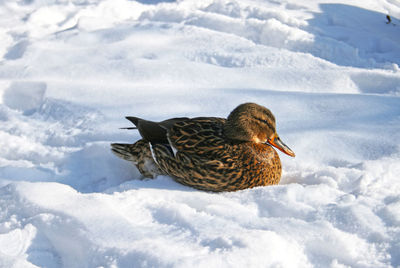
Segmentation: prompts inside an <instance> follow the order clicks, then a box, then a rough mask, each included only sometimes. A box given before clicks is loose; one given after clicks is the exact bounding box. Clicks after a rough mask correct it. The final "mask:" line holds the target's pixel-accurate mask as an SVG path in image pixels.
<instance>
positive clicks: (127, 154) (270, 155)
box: [112, 103, 294, 192]
mask: <svg viewBox="0 0 400 268" xmlns="http://www.w3.org/2000/svg"><path fill="white" fill-rule="evenodd" d="M128 119H129V120H130V121H131V122H133V123H134V124H135V125H136V127H137V128H138V130H139V132H140V133H141V135H142V138H143V139H141V140H139V141H138V142H136V143H135V144H112V150H113V152H114V153H116V154H117V155H118V156H119V157H122V158H123V159H125V160H128V161H131V162H133V163H134V164H135V165H136V166H137V167H138V169H139V171H140V172H141V173H142V174H143V175H144V176H146V177H155V176H157V175H159V174H168V175H170V176H172V177H173V178H174V179H175V180H176V181H177V182H179V183H182V184H185V185H188V186H191V187H194V188H196V189H200V190H205V191H215V192H220V191H235V190H241V189H246V188H252V187H256V186H265V185H273V184H277V183H279V181H280V177H281V162H280V159H279V156H278V154H277V152H276V151H275V150H274V149H273V148H272V147H271V146H270V145H269V144H272V145H274V146H275V147H277V148H279V149H280V150H282V151H284V152H285V153H287V154H289V155H291V156H294V153H293V152H292V151H291V150H290V149H289V148H288V147H287V146H286V145H285V144H283V143H282V142H281V141H280V139H279V136H278V135H277V134H276V130H275V117H274V116H273V114H272V113H271V112H270V111H269V110H268V109H267V108H265V107H263V106H260V105H257V104H254V103H245V104H241V105H239V106H238V107H237V108H235V109H234V110H233V111H232V112H231V113H230V115H229V116H228V119H224V118H216V117H198V118H192V119H189V118H173V119H168V120H165V121H162V122H159V123H157V122H151V121H146V120H143V119H140V118H136V117H128ZM267 142H268V143H269V144H266V143H267Z"/></svg>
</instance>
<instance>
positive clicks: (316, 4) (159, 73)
mask: <svg viewBox="0 0 400 268" xmlns="http://www.w3.org/2000/svg"><path fill="white" fill-rule="evenodd" d="M387 14H389V15H390V16H391V18H392V23H391V24H386V15H387ZM398 18H400V2H399V1H398V0H351V1H350V0H347V1H345V0H342V1H340V0H337V1H335V0H332V1H324V0H318V1H307V0H301V1H299V0H285V1H275V0H264V1H262V0H240V1H239V0H232V1H225V0H206V1H196V0H182V1H173V0H169V1H157V0H149V1H144V0H140V1H129V0H103V1H101V0H69V1H67V0H17V1H15V0H3V1H0V96H1V97H0V148H1V150H0V267H399V266H400V195H399V193H400V146H399V145H400V68H399V65H400V21H399V20H398ZM248 101H252V102H257V103H259V104H262V105H265V106H267V107H269V108H270V109H271V110H272V111H273V112H274V114H275V115H276V117H277V123H278V133H279V134H280V136H281V138H282V139H283V140H284V142H285V143H286V144H288V145H289V146H290V147H291V148H292V149H293V150H294V151H295V153H296V158H294V159H292V158H289V157H286V156H285V155H281V159H282V162H283V177H282V181H281V183H280V185H278V186H271V187H261V188H255V189H249V190H244V191H240V192H233V193H220V194H215V193H205V192H200V191H197V190H193V189H191V188H187V187H184V186H181V185H179V184H177V183H175V182H174V181H173V180H172V179H171V178H169V177H164V176H160V177H158V178H157V179H155V180H151V181H149V180H147V181H141V180H138V179H139V178H140V175H139V173H138V171H137V170H136V168H135V167H133V166H131V165H130V164H129V163H126V162H124V161H123V160H120V159H118V158H116V157H115V156H114V155H112V154H111V152H110V146H109V144H110V143H111V142H118V141H121V142H128V141H132V142H133V141H135V140H136V139H137V138H138V134H137V133H136V132H135V131H126V130H120V129H118V128H119V127H125V126H129V122H128V121H126V120H125V119H124V116H125V115H135V116H140V117H144V118H148V119H155V120H162V119H165V118H169V117H174V116H223V117H225V116H226V115H227V114H228V113H229V112H230V111H231V110H232V109H233V108H234V107H235V106H236V105H238V104H239V103H243V102H248Z"/></svg>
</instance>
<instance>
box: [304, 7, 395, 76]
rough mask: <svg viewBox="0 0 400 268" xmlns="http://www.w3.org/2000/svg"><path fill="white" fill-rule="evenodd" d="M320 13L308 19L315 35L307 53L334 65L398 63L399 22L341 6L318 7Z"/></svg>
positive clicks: (369, 65) (382, 15) (376, 13)
mask: <svg viewBox="0 0 400 268" xmlns="http://www.w3.org/2000/svg"><path fill="white" fill-rule="evenodd" d="M320 9H321V10H322V12H321V13H316V14H315V15H314V18H313V19H311V20H309V21H308V22H309V26H308V27H307V31H309V32H311V33H313V34H314V35H315V40H314V44H313V47H311V48H310V49H311V51H310V53H312V54H314V55H316V56H318V57H321V58H323V59H326V60H329V61H331V62H333V63H335V64H338V65H343V66H355V67H364V68H368V67H374V66H377V65H378V66H379V64H387V63H396V64H400V53H399V52H400V34H399V33H400V28H399V27H400V26H399V20H398V19H396V18H392V23H390V24H387V23H386V22H387V19H386V15H387V14H383V13H380V12H376V11H372V10H367V9H363V8H360V7H356V6H351V5H343V4H321V5H320Z"/></svg>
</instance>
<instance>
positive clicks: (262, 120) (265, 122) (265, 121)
mask: <svg viewBox="0 0 400 268" xmlns="http://www.w3.org/2000/svg"><path fill="white" fill-rule="evenodd" d="M256 119H257V120H258V121H260V122H262V123H264V124H267V125H268V122H267V120H264V119H261V118H256Z"/></svg>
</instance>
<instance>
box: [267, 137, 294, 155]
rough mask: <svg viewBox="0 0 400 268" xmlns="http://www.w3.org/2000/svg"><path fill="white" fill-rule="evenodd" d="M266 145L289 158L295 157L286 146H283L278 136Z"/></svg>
mask: <svg viewBox="0 0 400 268" xmlns="http://www.w3.org/2000/svg"><path fill="white" fill-rule="evenodd" d="M268 143H269V144H271V145H272V146H274V147H275V148H277V149H278V150H280V151H281V152H283V153H285V154H287V155H289V156H291V157H295V156H296V154H295V153H294V152H293V151H292V150H291V149H290V148H289V147H288V146H287V145H286V144H284V143H283V142H282V141H281V139H280V138H279V137H278V136H276V137H275V138H274V139H272V140H268Z"/></svg>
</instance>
